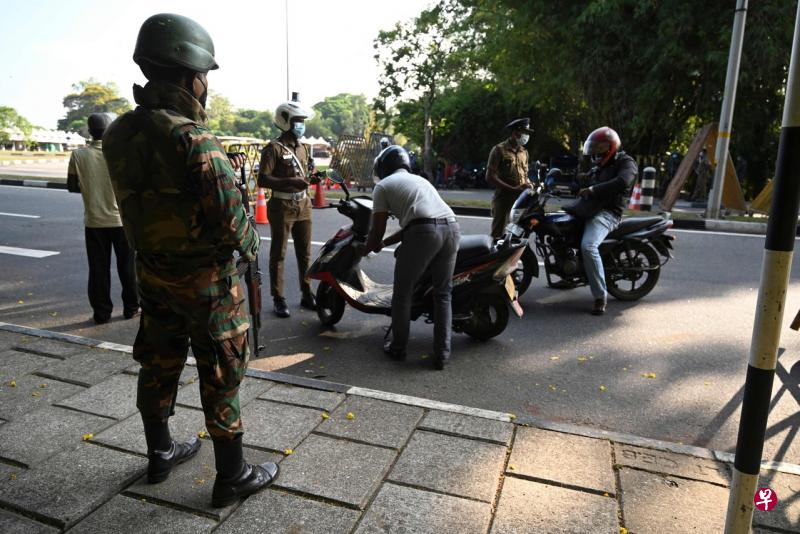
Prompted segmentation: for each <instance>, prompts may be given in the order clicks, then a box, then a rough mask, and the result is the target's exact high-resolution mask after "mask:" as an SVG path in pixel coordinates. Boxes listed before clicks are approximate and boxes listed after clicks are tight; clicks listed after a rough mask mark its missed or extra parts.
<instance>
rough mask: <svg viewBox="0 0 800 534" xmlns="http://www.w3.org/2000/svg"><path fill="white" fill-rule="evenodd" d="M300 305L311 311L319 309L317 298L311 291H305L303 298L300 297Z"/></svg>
mask: <svg viewBox="0 0 800 534" xmlns="http://www.w3.org/2000/svg"><path fill="white" fill-rule="evenodd" d="M300 306H302V307H303V308H305V309H307V310H311V311H314V310H316V309H317V299H315V298H314V295H313V294H312V293H311V291H304V292H303V298H301V299H300Z"/></svg>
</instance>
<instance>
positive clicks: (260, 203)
mask: <svg viewBox="0 0 800 534" xmlns="http://www.w3.org/2000/svg"><path fill="white" fill-rule="evenodd" d="M256 223H257V224H269V219H267V199H266V197H264V190H263V189H262V188H260V187H259V188H258V196H256Z"/></svg>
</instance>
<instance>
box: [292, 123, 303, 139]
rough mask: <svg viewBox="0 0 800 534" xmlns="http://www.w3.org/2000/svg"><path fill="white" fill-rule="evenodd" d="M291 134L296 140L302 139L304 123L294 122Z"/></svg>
mask: <svg viewBox="0 0 800 534" xmlns="http://www.w3.org/2000/svg"><path fill="white" fill-rule="evenodd" d="M292 133H294V135H296V136H297V138H298V139H300V138H301V137H303V134H304V133H306V123H304V122H296V123H294V125H292Z"/></svg>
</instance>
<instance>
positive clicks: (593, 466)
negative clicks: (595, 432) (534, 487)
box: [508, 427, 615, 494]
mask: <svg viewBox="0 0 800 534" xmlns="http://www.w3.org/2000/svg"><path fill="white" fill-rule="evenodd" d="M508 465H509V467H508V472H509V473H513V474H515V475H520V476H527V477H532V478H537V479H540V480H544V481H552V482H555V483H557V484H568V485H571V486H577V487H581V488H587V489H593V490H595V491H601V492H608V493H611V494H613V493H615V489H614V488H615V482H614V469H613V466H612V464H611V444H610V443H609V442H608V441H605V440H600V439H593V438H585V437H583V436H574V435H571V434H562V433H560V432H550V431H548V430H541V429H539V428H527V427H519V429H517V437H516V438H515V439H514V447H513V449H512V452H511V459H510V460H509V461H508Z"/></svg>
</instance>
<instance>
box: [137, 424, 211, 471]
mask: <svg viewBox="0 0 800 534" xmlns="http://www.w3.org/2000/svg"><path fill="white" fill-rule="evenodd" d="M144 437H145V439H146V440H147V460H148V463H147V482H149V483H150V484H157V483H159V482H164V481H165V480H166V479H167V477H169V473H170V471H172V468H173V467H174V466H176V465H178V464H181V463H183V462H185V461H186V460H191V459H192V458H193V457H194V455H195V454H197V451H199V450H200V445H201V443H200V440H199V439H198V438H197V436H193V437H192V438H191V439H190V440H189V441H185V442H183V443H177V442H176V441H173V439H172V438H171V437H170V435H169V425H168V423H167V421H166V420H164V421H144Z"/></svg>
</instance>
